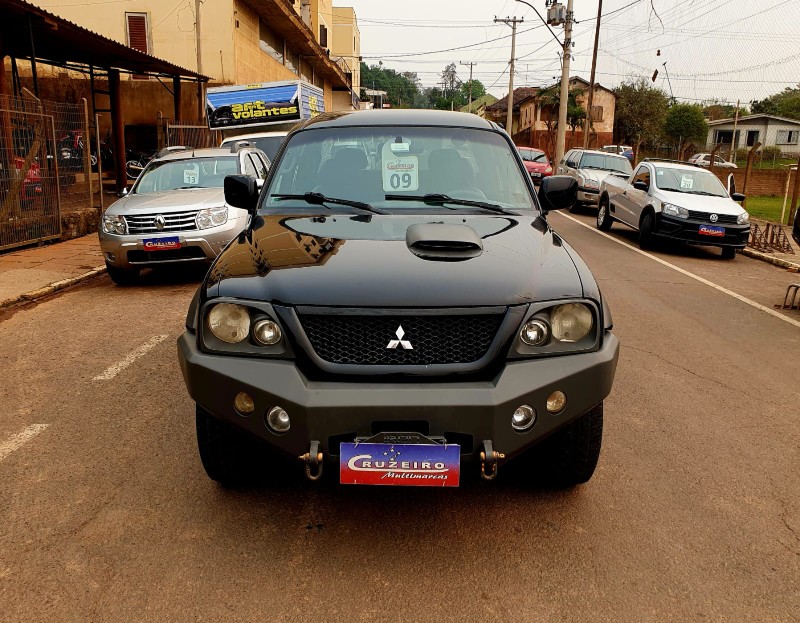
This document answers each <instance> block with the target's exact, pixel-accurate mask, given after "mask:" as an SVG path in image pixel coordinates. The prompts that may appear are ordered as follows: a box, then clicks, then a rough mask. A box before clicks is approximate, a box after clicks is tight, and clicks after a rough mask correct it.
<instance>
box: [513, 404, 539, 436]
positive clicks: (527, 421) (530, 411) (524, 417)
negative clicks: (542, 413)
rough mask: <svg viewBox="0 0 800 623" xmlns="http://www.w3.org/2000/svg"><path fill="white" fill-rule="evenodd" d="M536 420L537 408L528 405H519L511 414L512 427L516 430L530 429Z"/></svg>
mask: <svg viewBox="0 0 800 623" xmlns="http://www.w3.org/2000/svg"><path fill="white" fill-rule="evenodd" d="M535 421H536V410H535V409H534V408H533V407H529V406H528V405H522V406H520V407H517V410H516V411H514V415H512V416H511V428H513V429H514V430H516V431H524V430H528V429H529V428H530V427H531V426H533V423H534V422H535Z"/></svg>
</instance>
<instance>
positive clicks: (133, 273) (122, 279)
mask: <svg viewBox="0 0 800 623" xmlns="http://www.w3.org/2000/svg"><path fill="white" fill-rule="evenodd" d="M106 271H108V276H109V277H111V281H113V282H114V283H116V284H117V285H118V286H130V285H133V284H135V283H137V282H138V281H139V271H138V270H128V269H127V268H119V267H117V266H112V265H111V264H109V263H108V262H106Z"/></svg>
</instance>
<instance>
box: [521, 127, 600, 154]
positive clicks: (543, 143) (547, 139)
mask: <svg viewBox="0 0 800 623" xmlns="http://www.w3.org/2000/svg"><path fill="white" fill-rule="evenodd" d="M555 137H556V133H555V132H553V134H552V136H551V135H550V134H549V133H548V132H547V131H542V130H532V129H531V128H528V129H526V130H523V131H522V132H519V133H517V134H515V135H514V143H515V144H516V145H519V146H520V147H534V148H536V149H541V150H542V151H544V152H545V153H547V154H548V155H549V156H550V157H551V158H552V157H553V154H554V153H555ZM613 141H614V137H613V135H612V133H611V132H599V133H598V134H592V136H591V138H590V139H589V149H598V148H600V147H602V146H603V145H611V144H613ZM573 147H581V148H582V147H583V132H582V131H581V130H577V131H576V132H575V133H574V134H573V132H572V130H571V129H568V130H567V135H566V139H565V141H564V153H566V152H567V151H568V150H570V149H572V148H573Z"/></svg>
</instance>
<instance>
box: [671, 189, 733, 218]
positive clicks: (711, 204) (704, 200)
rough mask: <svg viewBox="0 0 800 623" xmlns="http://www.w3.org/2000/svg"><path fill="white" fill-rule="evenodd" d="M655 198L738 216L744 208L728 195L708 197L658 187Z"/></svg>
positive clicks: (686, 206)
mask: <svg viewBox="0 0 800 623" xmlns="http://www.w3.org/2000/svg"><path fill="white" fill-rule="evenodd" d="M656 198H657V199H659V200H660V201H662V202H664V203H674V204H675V205H676V206H680V207H682V208H686V209H687V210H697V211H699V212H708V213H709V214H711V213H716V214H732V215H734V216H738V215H739V214H741V213H742V212H744V211H745V209H744V208H743V207H742V206H740V205H739V204H738V203H736V202H735V201H734V200H733V199H730V198H729V197H709V196H708V195H692V194H690V193H676V192H671V191H668V190H661V189H658V191H657V192H656Z"/></svg>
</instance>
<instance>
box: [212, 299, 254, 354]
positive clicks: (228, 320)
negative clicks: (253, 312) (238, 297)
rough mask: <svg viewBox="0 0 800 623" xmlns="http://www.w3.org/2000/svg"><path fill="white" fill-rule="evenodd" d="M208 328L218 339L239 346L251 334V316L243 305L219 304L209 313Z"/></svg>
mask: <svg viewBox="0 0 800 623" xmlns="http://www.w3.org/2000/svg"><path fill="white" fill-rule="evenodd" d="M208 328H209V329H211V333H213V334H214V336H215V337H216V338H217V339H219V340H222V341H223V342H227V343H228V344H238V343H239V342H242V341H244V340H245V339H247V336H248V335H249V334H250V314H249V313H248V311H247V308H246V307H243V306H242V305H234V304H233V303H218V304H217V305H214V307H212V308H211V311H210V312H208Z"/></svg>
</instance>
